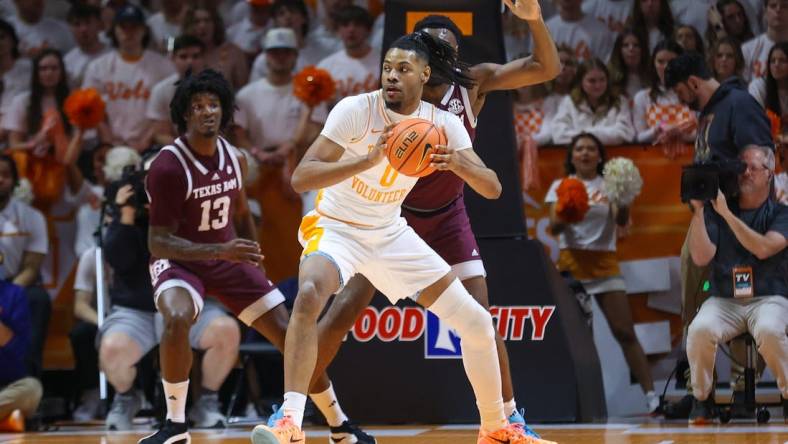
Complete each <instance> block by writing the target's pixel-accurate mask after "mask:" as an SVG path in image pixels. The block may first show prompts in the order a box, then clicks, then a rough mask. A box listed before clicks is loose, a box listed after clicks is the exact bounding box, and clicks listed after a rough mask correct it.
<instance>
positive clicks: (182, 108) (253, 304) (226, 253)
mask: <svg viewBox="0 0 788 444" xmlns="http://www.w3.org/2000/svg"><path fill="white" fill-rule="evenodd" d="M234 108H235V103H234V96H233V92H232V88H231V87H230V85H229V83H228V82H227V81H226V80H225V79H224V78H223V77H222V75H221V74H219V73H217V72H216V71H213V70H205V71H203V72H201V73H200V74H197V75H192V76H188V77H186V78H184V79H183V80H181V81H180V83H179V84H178V87H177V89H176V91H175V95H174V97H173V99H172V102H171V104H170V114H171V117H172V120H173V122H174V123H175V125H176V126H177V127H178V132H179V134H180V137H179V138H178V139H176V140H175V141H174V143H173V144H172V145H169V146H166V147H164V148H163V149H162V150H161V152H160V153H159V155H158V156H157V158H156V160H154V161H153V164H152V165H151V167H150V170H149V172H148V175H147V178H146V190H147V192H148V197H149V199H150V230H149V236H148V244H149V246H150V251H151V264H150V274H151V280H152V283H153V288H154V298H155V302H156V307H157V309H158V310H159V312H161V314H162V316H163V317H164V325H165V327H164V334H163V336H162V339H161V344H160V348H159V356H160V362H161V373H162V383H163V385H164V393H165V397H166V401H167V420H166V421H165V423H164V424H163V426H162V428H161V429H160V430H159V431H157V432H156V433H154V434H153V435H150V436H148V437H145V438H143V439H141V440H140V441H139V442H140V443H142V444H170V443H179V442H185V443H188V442H189V440H190V437H189V432H188V430H187V427H186V422H185V419H186V418H185V405H186V395H187V393H188V385H189V380H188V377H189V371H190V369H191V364H192V351H191V349H190V346H189V329H190V327H191V325H192V324H193V323H194V321H195V319H196V318H197V316H199V314H200V310H201V309H202V306H203V296H204V295H205V294H210V295H212V296H216V297H217V298H218V299H219V300H220V301H221V302H222V303H223V304H224V305H225V306H227V307H228V308H229V309H230V310H232V311H233V313H235V315H236V316H238V319H240V320H241V321H242V322H244V323H245V324H246V325H249V326H251V327H253V328H254V329H255V330H257V331H258V332H260V333H261V334H262V335H263V336H265V337H266V338H268V339H269V340H270V341H271V343H272V344H274V345H275V346H276V347H277V348H278V349H279V350H280V351H281V350H282V349H283V348H284V342H285V333H286V330H287V323H288V318H289V315H288V313H287V309H286V308H285V307H284V305H283V304H282V303H283V302H284V300H285V299H284V296H283V295H282V293H280V292H279V290H278V289H277V288H276V287H274V286H273V284H272V283H271V282H270V281H269V280H268V279H267V278H266V276H265V272H264V271H263V269H262V266H261V261H262V259H263V256H262V255H261V254H260V246H259V245H258V244H257V242H256V241H255V240H254V239H255V227H254V222H253V221H252V218H251V214H250V212H249V208H248V205H247V200H246V193H245V190H244V187H243V177H244V173H245V170H246V163H245V160H244V158H243V156H242V155H241V154H240V152H239V151H238V150H237V149H236V148H234V147H233V146H232V145H230V144H229V143H228V142H227V141H226V140H225V139H224V138H222V137H221V136H220V135H219V133H220V131H221V130H222V129H224V128H225V127H226V126H227V125H228V124H229V123H230V120H231V117H232V115H233V110H234ZM312 388H313V389H314V390H313V393H312V397H313V399H314V400H315V401H316V402H315V403H316V404H317V405H318V407H319V408H320V406H321V405H324V408H321V412H323V413H324V414H325V415H326V416H327V418H328V417H331V418H336V416H337V415H339V414H341V416H342V418H343V419H344V421H343V423H342V425H341V427H334V428H332V436H334V435H338V436H337V438H339V439H345V438H348V441H347V442H361V443H367V444H368V443H374V442H375V441H374V438H372V437H370V436H369V435H366V434H364V433H363V432H362V431H361V430H359V429H358V428H357V427H355V426H351V425H350V424H349V422H348V421H347V417H345V416H344V414H343V413H341V409H339V407H338V404H337V403H336V399H335V397H334V395H333V389H332V388H331V383H330V381H329V380H328V378H327V377H326V376H325V374H323V376H322V377H321V378H320V382H318V383H316V384H313V386H312ZM316 397H317V398H318V399H315V398H316ZM330 404H333V405H330ZM329 405H330V406H329ZM335 429H338V430H335Z"/></svg>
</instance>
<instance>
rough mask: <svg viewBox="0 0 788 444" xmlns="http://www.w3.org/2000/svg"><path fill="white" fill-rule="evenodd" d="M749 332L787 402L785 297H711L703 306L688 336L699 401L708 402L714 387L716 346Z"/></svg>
mask: <svg viewBox="0 0 788 444" xmlns="http://www.w3.org/2000/svg"><path fill="white" fill-rule="evenodd" d="M746 332H749V333H750V334H751V335H752V336H753V338H755V344H756V345H757V347H758V352H759V353H760V354H761V356H763V359H764V361H766V365H768V366H769V368H770V369H771V370H772V373H774V375H775V377H776V378H777V387H778V388H779V389H780V393H781V394H782V396H783V397H784V398H786V399H788V383H787V382H786V377H787V376H788V336H786V333H788V299H787V298H785V297H783V296H760V297H755V298H747V299H733V298H721V297H710V298H709V299H708V300H706V302H704V303H703V305H702V306H701V308H700V311H699V312H698V314H697V315H696V316H695V319H693V321H692V323H691V324H690V326H689V329H688V333H687V357H688V358H689V364H690V370H691V373H692V387H693V389H694V395H695V397H696V398H697V399H699V400H705V399H706V398H707V397H708V396H709V394H710V393H711V391H712V389H713V387H714V377H713V373H714V360H715V357H716V354H717V346H718V345H719V344H723V343H726V342H728V341H730V340H731V339H733V338H735V337H736V336H739V335H741V334H743V333H746Z"/></svg>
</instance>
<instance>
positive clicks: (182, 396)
mask: <svg viewBox="0 0 788 444" xmlns="http://www.w3.org/2000/svg"><path fill="white" fill-rule="evenodd" d="M161 384H162V385H163V386H164V398H165V399H166V400H167V419H169V420H170V421H172V422H186V397H187V395H188V394H189V380H188V379H187V380H185V381H183V382H167V381H165V380H164V379H162V380H161Z"/></svg>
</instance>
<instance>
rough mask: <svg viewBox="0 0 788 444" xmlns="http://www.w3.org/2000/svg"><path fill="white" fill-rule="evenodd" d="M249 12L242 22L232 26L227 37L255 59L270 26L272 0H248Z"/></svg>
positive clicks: (251, 58)
mask: <svg viewBox="0 0 788 444" xmlns="http://www.w3.org/2000/svg"><path fill="white" fill-rule="evenodd" d="M246 3H248V4H249V14H247V15H246V17H244V18H243V20H241V21H240V22H238V23H236V24H234V25H232V26H230V28H229V29H228V30H227V38H228V39H229V40H230V41H231V42H233V43H234V44H235V46H237V47H239V48H241V50H242V51H243V52H244V53H246V56H247V57H248V58H249V60H254V58H255V57H256V56H257V54H259V53H260V51H261V50H262V43H263V37H265V33H266V31H268V28H269V27H270V20H271V2H270V0H246Z"/></svg>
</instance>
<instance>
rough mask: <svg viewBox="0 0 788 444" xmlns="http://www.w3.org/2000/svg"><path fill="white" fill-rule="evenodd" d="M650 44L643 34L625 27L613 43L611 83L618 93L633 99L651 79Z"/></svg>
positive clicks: (609, 65)
mask: <svg viewBox="0 0 788 444" xmlns="http://www.w3.org/2000/svg"><path fill="white" fill-rule="evenodd" d="M648 54H649V51H648V45H647V44H646V41H645V40H644V39H643V36H642V35H641V34H639V33H637V32H635V31H634V30H632V29H625V30H624V31H622V32H621V33H620V34H619V35H618V37H616V43H615V44H614V45H613V53H612V54H611V55H610V63H609V64H608V69H609V70H610V84H611V85H612V87H613V88H614V90H615V92H616V94H619V95H621V94H623V95H625V96H627V98H628V99H630V100H632V99H633V98H634V97H635V94H637V92H638V91H640V90H641V89H643V88H645V87H646V85H647V84H648V79H649V72H650V68H649V66H650V65H649V58H648Z"/></svg>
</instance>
